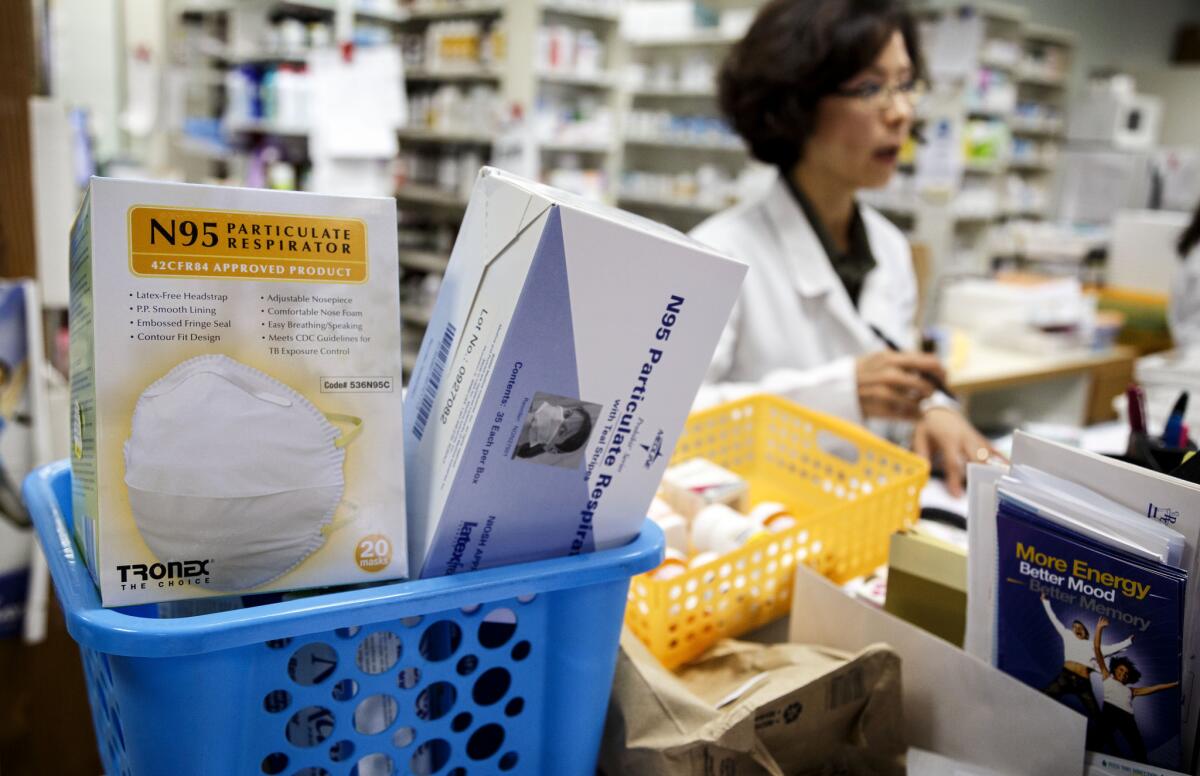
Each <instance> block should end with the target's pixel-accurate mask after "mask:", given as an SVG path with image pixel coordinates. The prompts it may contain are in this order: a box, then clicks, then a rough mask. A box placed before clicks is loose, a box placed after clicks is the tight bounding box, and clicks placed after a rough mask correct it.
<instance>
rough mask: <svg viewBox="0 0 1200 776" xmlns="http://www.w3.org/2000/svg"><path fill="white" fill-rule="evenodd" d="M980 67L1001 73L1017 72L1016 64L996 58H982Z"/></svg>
mask: <svg viewBox="0 0 1200 776" xmlns="http://www.w3.org/2000/svg"><path fill="white" fill-rule="evenodd" d="M979 66H980V67H983V68H987V69H988V70H995V71H997V72H1001V73H1013V72H1016V70H1017V63H1016V62H1009V61H1007V60H1003V59H996V58H994V57H980V58H979Z"/></svg>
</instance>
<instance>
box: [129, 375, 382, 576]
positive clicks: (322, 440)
mask: <svg viewBox="0 0 1200 776" xmlns="http://www.w3.org/2000/svg"><path fill="white" fill-rule="evenodd" d="M334 422H337V423H344V424H348V425H349V426H351V428H350V430H349V431H346V432H345V433H343V432H342V431H341V430H339V429H338V428H337V427H336V426H334V425H333V423H334ZM361 430H362V420H361V419H359V418H355V417H351V416H349V415H336V414H328V413H322V412H321V411H320V410H318V409H317V408H316V407H314V406H313V405H312V403H311V402H310V401H309V400H308V399H306V398H304V397H303V396H301V395H300V394H299V393H297V392H296V391H295V390H293V389H292V388H290V387H288V386H286V385H284V384H283V383H281V382H279V381H278V380H275V379H274V378H272V377H269V376H268V375H266V374H263V373H262V372H260V371H258V370H257V369H254V368H253V367H249V366H246V365H245V364H242V363H240V362H238V361H235V360H233V359H232V358H229V357H227V356H220V355H214V356H200V357H198V358H193V359H189V360H187V361H184V362H183V363H181V364H179V365H178V366H176V367H175V368H174V369H172V370H171V371H170V372H168V373H167V374H166V375H165V376H163V377H162V378H161V379H160V380H158V381H156V382H155V383H153V384H152V385H150V387H148V388H147V389H146V390H145V392H143V393H142V395H141V397H140V398H139V399H138V402H137V406H136V407H135V408H134V412H133V422H132V428H131V430H130V435H129V439H128V440H127V441H126V442H125V485H126V486H127V488H128V490H129V505H130V507H131V509H132V511H133V519H134V522H136V523H137V527H138V530H139V531H141V534H142V538H143V539H145V541H146V544H147V546H149V548H150V549H151V551H153V552H154V554H155V555H156V556H157V557H158V559H159V560H161V561H172V560H179V561H183V560H204V559H209V558H211V559H212V560H213V563H212V564H211V565H210V566H209V570H210V571H211V578H212V583H211V587H212V588H214V589H218V590H229V591H235V590H249V589H251V588H255V587H258V586H260V585H264V584H266V583H267V582H270V581H272V580H275V579H278V578H279V577H281V576H283V575H284V574H286V573H287V572H289V571H291V570H292V569H294V568H295V567H296V566H298V565H300V564H301V563H302V562H303V561H304V559H305V558H307V557H308V556H309V555H311V554H312V553H314V552H316V551H317V550H318V549H320V547H321V546H322V545H323V544H324V543H325V538H326V536H327V535H328V533H330V532H331V530H332V529H333V528H334V525H333V519H334V513H335V512H336V511H337V509H338V506H339V505H340V504H341V500H342V493H343V491H344V489H345V483H346V481H345V475H344V473H343V471H342V464H343V462H344V461H345V457H346V451H345V447H346V445H348V444H350V442H352V441H353V440H354V438H355V437H357V436H358V433H359V432H360V431H361Z"/></svg>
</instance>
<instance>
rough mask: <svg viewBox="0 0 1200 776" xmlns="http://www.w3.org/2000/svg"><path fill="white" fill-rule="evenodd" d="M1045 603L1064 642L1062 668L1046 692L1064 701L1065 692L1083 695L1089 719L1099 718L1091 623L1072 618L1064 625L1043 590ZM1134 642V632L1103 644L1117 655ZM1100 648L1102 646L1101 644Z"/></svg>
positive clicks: (1105, 654)
mask: <svg viewBox="0 0 1200 776" xmlns="http://www.w3.org/2000/svg"><path fill="white" fill-rule="evenodd" d="M1042 606H1043V607H1045V609H1046V616H1047V617H1049V618H1050V624H1051V625H1053V626H1054V629H1055V630H1056V631H1058V635H1059V637H1060V638H1062V646H1063V666H1062V671H1061V672H1060V673H1059V675H1058V676H1057V677H1055V678H1054V681H1052V682H1050V684H1048V685H1046V686H1045V687H1044V688H1043V689H1042V692H1044V693H1045V694H1046V695H1049V696H1050V697H1051V698H1054V699H1055V700H1058V701H1061V700H1062V699H1063V696H1065V695H1073V696H1075V697H1076V698H1078V699H1079V703H1080V704H1082V706H1083V711H1084V713H1085V714H1087V716H1088V718H1089V719H1099V717H1100V705H1099V704H1098V703H1096V696H1095V695H1094V694H1093V693H1092V682H1091V674H1092V671H1094V670H1096V669H1095V667H1094V666H1095V660H1096V658H1095V657H1094V655H1093V654H1092V653H1093V648H1092V642H1091V640H1090V639H1089V638H1088V636H1089V634H1088V629H1087V626H1086V625H1084V624H1083V622H1082V621H1080V620H1075V621H1074V622H1072V623H1071V627H1069V628H1068V627H1067V626H1065V625H1063V624H1062V622H1061V621H1060V620H1059V619H1058V617H1057V616H1056V615H1055V614H1054V608H1053V607H1052V606H1051V605H1050V599H1049V598H1047V597H1046V594H1045V593H1042ZM1097 644H1099V642H1097ZM1131 644H1133V636H1130V637H1129V638H1127V639H1125V640H1124V641H1119V642H1117V643H1116V644H1109V645H1108V646H1107V647H1103V648H1102V649H1103V654H1104V656H1105V657H1107V656H1109V655H1115V654H1116V653H1118V652H1120V651H1121V650H1123V649H1127V648H1128V647H1129V646H1130V645H1131ZM1097 649H1101V648H1100V647H1098V646H1097ZM1101 659H1103V658H1101Z"/></svg>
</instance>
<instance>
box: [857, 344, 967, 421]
mask: <svg viewBox="0 0 1200 776" xmlns="http://www.w3.org/2000/svg"><path fill="white" fill-rule="evenodd" d="M924 375H933V376H935V377H937V378H938V379H939V380H945V379H946V373H945V372H944V371H943V370H942V365H941V363H940V362H939V361H938V360H937V357H936V356H932V355H928V354H925V353H896V352H893V351H890V350H880V351H877V352H875V353H868V354H867V355H865V356H862V357H861V358H859V359H858V361H857V362H855V376H856V378H857V380H858V404H859V407H860V408H861V409H862V414H863V417H867V418H888V419H893V420H895V419H899V420H916V419H917V418H919V417H921V402H922V401H924V400H925V399H927V398H929V396H930V395H932V394H933V392H934V390H935V389H934V387H933V384H932V383H930V381H929V380H927V379H925V377H924Z"/></svg>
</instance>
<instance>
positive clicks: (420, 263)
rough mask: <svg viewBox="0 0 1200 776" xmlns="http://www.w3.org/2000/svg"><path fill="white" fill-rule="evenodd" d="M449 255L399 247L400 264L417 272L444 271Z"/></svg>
mask: <svg viewBox="0 0 1200 776" xmlns="http://www.w3.org/2000/svg"><path fill="white" fill-rule="evenodd" d="M449 262H450V257H449V256H447V255H446V254H444V253H438V252H436V251H418V250H411V249H408V248H401V249H400V266H401V267H404V268H405V269H411V270H416V271H417V272H438V273H441V272H445V271H446V265H447V264H448V263H449Z"/></svg>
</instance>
